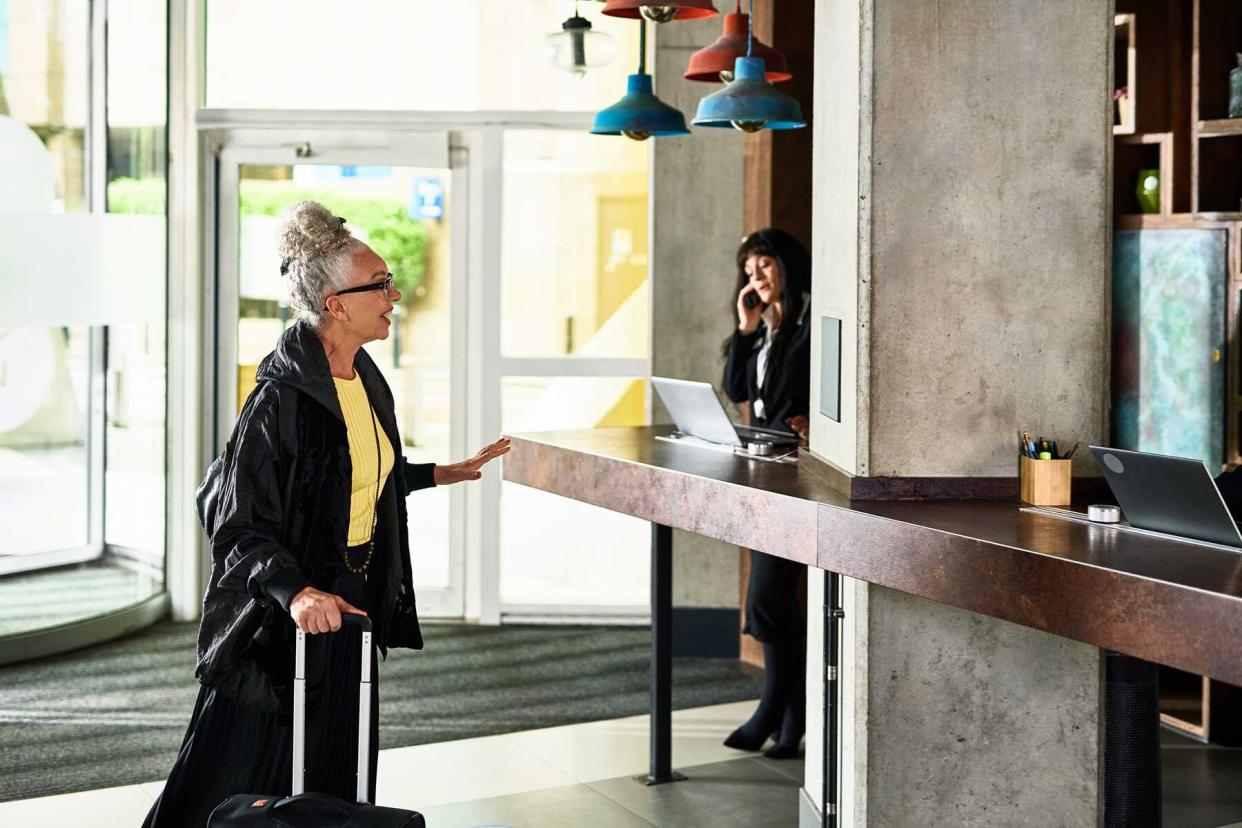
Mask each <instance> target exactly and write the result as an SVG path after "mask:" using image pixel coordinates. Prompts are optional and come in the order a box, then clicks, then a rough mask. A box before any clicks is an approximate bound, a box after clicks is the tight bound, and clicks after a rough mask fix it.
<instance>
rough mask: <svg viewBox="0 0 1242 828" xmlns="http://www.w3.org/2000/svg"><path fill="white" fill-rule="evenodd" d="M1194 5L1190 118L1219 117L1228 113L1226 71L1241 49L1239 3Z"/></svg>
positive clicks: (1223, 0)
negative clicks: (1192, 106)
mask: <svg viewBox="0 0 1242 828" xmlns="http://www.w3.org/2000/svg"><path fill="white" fill-rule="evenodd" d="M1195 7H1196V9H1195V12H1196V13H1195V58H1196V59H1195V64H1194V68H1193V74H1194V85H1195V92H1196V93H1197V95H1196V97H1197V98H1198V100H1197V104H1198V106H1197V108H1196V110H1195V114H1194V118H1195V119H1196V120H1200V121H1209V122H1210V121H1220V120H1223V119H1225V118H1226V117H1227V116H1228V115H1229V72H1230V70H1232V69H1234V68H1235V67H1237V65H1238V57H1237V54H1238V52H1242V3H1239V2H1238V0H1195Z"/></svg>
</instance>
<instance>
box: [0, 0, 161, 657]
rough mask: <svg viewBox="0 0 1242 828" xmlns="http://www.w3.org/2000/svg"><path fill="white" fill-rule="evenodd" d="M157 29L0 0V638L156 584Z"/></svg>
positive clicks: (144, 19) (69, 8) (142, 10)
mask: <svg viewBox="0 0 1242 828" xmlns="http://www.w3.org/2000/svg"><path fill="white" fill-rule="evenodd" d="M105 9H106V11H107V14H108V15H109V17H108V19H107V21H106V22H107V26H106V32H107V35H106V41H105V49H106V54H104V55H99V56H97V59H96V60H95V61H94V62H93V63H92V61H91V58H90V55H91V50H90V31H91V16H92V14H93V13H94V14H103V13H104V10H105ZM166 29H167V25H166V16H165V4H164V3H163V0H133V1H132V2H128V3H112V4H107V5H106V6H105V4H103V3H89V2H85V0H0V213H3V214H4V220H3V221H0V526H3V527H4V529H5V531H4V533H3V536H2V537H0V596H3V600H0V635H6V634H10V633H20V632H24V631H29V630H30V629H32V628H37V627H41V626H47V625H55V624H62V623H66V622H70V621H76V620H81V619H84V618H89V617H91V616H93V615H96V614H99V613H103V612H110V611H115V610H117V609H120V608H122V607H126V606H129V605H132V604H134V603H135V602H138V601H141V600H144V599H146V598H149V597H151V596H152V595H155V594H157V593H158V592H159V591H160V590H161V589H162V586H163V575H164V516H165V495H164V477H165V413H164V407H165V366H166V357H165V339H166V321H165V320H166V316H167V310H166V305H165V298H164V297H165V287H166V275H167V268H166V262H165V236H166V221H165V215H166V209H165V196H164V190H165V176H166V171H165V168H166V155H167V153H166V145H165V133H166V129H165V127H166V116H165V112H166V109H167V106H166V101H167V97H166V86H167V71H166V60H167V52H166V44H167V32H166ZM105 67H107V68H108V69H109V71H111V72H112V73H114V74H112V75H104V76H103V77H102V80H103V86H104V90H105V94H104V95H102V96H99V98H97V99H94V100H92V97H91V94H90V90H91V87H92V72H95V73H99V72H103V71H104V68H105ZM92 106H93V107H96V111H98V112H102V113H104V114H105V118H104V121H103V123H104V126H105V131H104V132H103V133H102V134H97V133H96V132H94V131H93V130H94V129H95V125H96V124H98V123H99V120H98V119H93V118H92V117H91V107H92ZM96 141H98V143H95V142H96ZM96 151H97V152H98V153H99V154H98V156H94V153H95V152H96ZM92 156H93V157H97V158H100V159H102V160H103V161H104V163H103V164H101V165H100V166H99V167H94V168H90V167H88V158H90V157H92ZM105 169H106V175H99V176H98V177H97V178H96V177H94V176H95V175H97V174H98V173H99V172H102V171H104V170H105ZM99 203H106V204H107V205H108V209H107V210H106V211H101V210H97V209H95V210H93V209H92V205H94V204H99ZM49 286H52V287H49ZM101 440H102V443H101ZM65 563H81V564H82V565H81V566H76V567H71V568H70V567H63V566H59V565H60V564H65ZM49 566H55V567H56V568H51V569H45V571H30V570H37V569H39V568H41V567H42V568H46V567H49ZM19 596H20V597H19ZM32 602H34V603H32ZM36 605H37V609H35V606H36Z"/></svg>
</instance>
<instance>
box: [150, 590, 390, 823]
mask: <svg viewBox="0 0 1242 828" xmlns="http://www.w3.org/2000/svg"><path fill="white" fill-rule="evenodd" d="M332 591H333V592H335V593H336V594H338V595H340V596H341V597H343V598H344V599H345V600H347V601H349V602H350V603H351V604H353V605H354V606H356V607H359V608H360V609H364V610H367V611H368V612H369V611H370V606H369V605H370V599H369V598H368V594H367V589H366V582H365V580H364V579H363V576H361V575H353V574H351V573H348V572H343V574H342V575H340V576H338V578H337V580H336V583H334V585H333V589H332ZM360 644H361V634H360V633H359V631H358V630H357V628H355V627H349V628H346V629H344V630H343V631H341V632H336V633H330V634H327V635H309V636H307V637H306V676H307V681H306V769H307V772H306V790H307V791H319V792H321V793H329V794H332V795H334V796H338V797H340V798H341V799H344V800H347V801H350V802H352V801H354V800H356V799H357V784H358V783H357V775H356V773H357V757H358V689H359V688H358V671H359V666H360V656H361V647H360ZM289 672H290V674H292V672H293V654H292V653H290V654H289ZM290 706H292V702H290ZM378 758H379V664H378V662H377V659H376V656H375V645H374V644H372V652H371V744H370V766H371V774H370V793H369V794H368V798H369V799H370V801H372V802H374V801H375V772H376V766H377V760H378ZM292 778H293V717H292V715H291V714H280V713H273V712H269V711H266V710H261V709H259V708H256V707H251V706H248V705H245V704H242V703H240V702H238V701H236V700H235V699H231V698H229V697H227V696H224V695H222V694H220V693H218V692H217V691H216V690H215V688H212V687H206V686H204V687H202V688H200V689H199V693H198V701H197V702H196V703H195V705H194V713H193V714H192V715H191V717H190V726H189V728H188V729H187V730H186V734H185V739H184V740H183V742H182V744H181V750H180V751H179V752H178V754H177V759H176V761H175V762H174V764H173V768H172V771H171V772H170V773H169V775H168V781H167V783H166V784H165V785H164V791H163V793H161V794H160V797H159V798H158V799H157V800H156V801H155V804H154V805H153V806H151V811H150V812H149V813H148V814H147V818H146V820H145V821H144V822H143V826H144V828H199V826H204V825H206V824H207V818H208V816H210V815H211V811H212V810H213V809H214V808H215V807H216V806H217V805H219V804H220V803H221V802H222V801H224V800H225V799H227V798H228V797H230V796H232V795H233V794H238V793H255V794H269V795H272V796H288V795H289V794H290V793H291V791H292Z"/></svg>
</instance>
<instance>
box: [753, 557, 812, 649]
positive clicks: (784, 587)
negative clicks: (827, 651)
mask: <svg viewBox="0 0 1242 828" xmlns="http://www.w3.org/2000/svg"><path fill="white" fill-rule="evenodd" d="M805 575H806V565H805V564H800V563H795V562H793V561H789V560H786V559H784V558H777V557H774V556H772V555H765V554H764V553H763V552H759V551H757V550H753V549H752V550H751V553H750V579H749V580H748V581H747V588H746V625H745V627H743V628H742V632H744V633H746V634H748V635H751V636H753V637H755V638H756V639H758V640H759V641H762V642H763V643H765V644H785V643H795V642H798V641H801V640H802V639H803V638H805V637H806V612H805V610H804V609H803V607H802V595H803V590H802V586H801V582H802V578H803V577H804V576H805Z"/></svg>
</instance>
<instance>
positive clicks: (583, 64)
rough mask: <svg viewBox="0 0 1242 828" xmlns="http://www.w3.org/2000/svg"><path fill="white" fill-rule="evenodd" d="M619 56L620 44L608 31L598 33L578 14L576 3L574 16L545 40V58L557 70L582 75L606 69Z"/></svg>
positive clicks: (575, 3) (575, 4) (576, 4)
mask: <svg viewBox="0 0 1242 828" xmlns="http://www.w3.org/2000/svg"><path fill="white" fill-rule="evenodd" d="M616 56H617V41H616V40H615V39H614V38H613V36H612V35H610V34H608V33H607V32H597V31H595V30H594V29H593V28H592V26H591V21H590V20H587V19H586V18H585V17H583V16H581V15H580V14H578V3H577V2H576V0H575V2H574V16H573V17H571V18H569V19H568V20H566V21H565V22H564V23H562V24H561V31H559V32H555V33H553V34H550V35H548V36H547V38H546V39H545V40H544V57H546V58H547V59H548V60H549V61H550V62H551V63H552V64H553V65H554V66H556V67H557V68H558V69H563V70H565V71H566V72H572V73H574V74H575V75H579V76H581V75H584V74H586V73H587V72H588V71H589V70H591V69H598V68H599V67H601V66H607V65H608V64H609V63H612V61H613V59H614V58H616Z"/></svg>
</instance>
